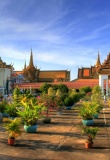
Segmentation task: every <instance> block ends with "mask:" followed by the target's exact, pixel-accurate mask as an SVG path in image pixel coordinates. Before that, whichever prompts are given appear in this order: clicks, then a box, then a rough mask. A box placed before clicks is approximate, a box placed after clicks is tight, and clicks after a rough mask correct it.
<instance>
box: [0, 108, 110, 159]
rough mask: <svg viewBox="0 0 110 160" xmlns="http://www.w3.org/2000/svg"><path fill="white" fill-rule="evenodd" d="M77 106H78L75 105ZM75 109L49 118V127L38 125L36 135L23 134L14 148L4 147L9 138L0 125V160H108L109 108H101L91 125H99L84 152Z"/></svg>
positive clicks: (6, 145)
mask: <svg viewBox="0 0 110 160" xmlns="http://www.w3.org/2000/svg"><path fill="white" fill-rule="evenodd" d="M77 107H78V106H77ZM80 124H82V123H81V119H80V118H79V117H78V109H76V107H73V109H72V110H64V111H63V114H62V115H56V114H55V113H54V115H52V122H51V124H43V123H42V122H41V121H39V122H38V125H39V127H38V129H37V133H35V134H29V133H28V134H27V133H25V132H24V130H23V128H22V130H23V133H22V135H21V136H20V137H18V138H17V140H16V145H15V146H9V145H8V144H7V138H8V135H7V134H6V133H5V130H4V128H2V126H0V160H97V159H100V160H110V108H108V107H106V106H105V107H104V110H102V111H101V113H100V115H99V118H98V119H95V123H94V126H99V127H100V131H99V132H98V134H97V136H96V139H95V140H94V147H93V148H91V149H86V148H85V146H84V142H85V136H84V135H82V134H81V130H80V127H79V125H80Z"/></svg>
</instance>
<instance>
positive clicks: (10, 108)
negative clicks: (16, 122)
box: [4, 102, 17, 119]
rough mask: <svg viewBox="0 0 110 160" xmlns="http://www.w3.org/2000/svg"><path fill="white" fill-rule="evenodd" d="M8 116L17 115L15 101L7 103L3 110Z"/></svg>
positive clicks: (13, 116)
mask: <svg viewBox="0 0 110 160" xmlns="http://www.w3.org/2000/svg"><path fill="white" fill-rule="evenodd" d="M4 112H5V113H6V114H7V115H8V116H9V117H10V118H12V119H14V118H15V117H17V104H16V103H15V102H11V103H8V104H7V105H6V106H5V111H4Z"/></svg>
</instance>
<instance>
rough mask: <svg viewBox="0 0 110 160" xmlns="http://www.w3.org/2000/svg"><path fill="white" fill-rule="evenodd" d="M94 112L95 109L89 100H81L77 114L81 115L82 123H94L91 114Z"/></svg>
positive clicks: (86, 124)
mask: <svg viewBox="0 0 110 160" xmlns="http://www.w3.org/2000/svg"><path fill="white" fill-rule="evenodd" d="M95 113H96V109H95V107H94V105H93V104H92V103H91V102H88V101H87V102H83V103H82V106H81V108H80V112H79V116H80V117H82V123H83V125H85V126H89V125H92V124H93V123H94V119H93V115H94V114H95Z"/></svg>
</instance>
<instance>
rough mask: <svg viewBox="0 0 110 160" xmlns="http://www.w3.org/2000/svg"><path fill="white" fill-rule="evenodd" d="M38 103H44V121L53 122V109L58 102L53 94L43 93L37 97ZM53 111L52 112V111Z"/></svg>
mask: <svg viewBox="0 0 110 160" xmlns="http://www.w3.org/2000/svg"><path fill="white" fill-rule="evenodd" d="M37 101H38V104H44V106H45V111H44V112H43V117H42V122H43V123H50V122H51V116H50V115H51V113H52V112H51V111H52V110H53V109H55V107H56V103H55V100H54V97H53V96H50V95H48V94H42V95H40V96H38V97H37ZM50 112H51V113H50Z"/></svg>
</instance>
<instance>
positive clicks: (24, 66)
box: [24, 60, 26, 69]
mask: <svg viewBox="0 0 110 160" xmlns="http://www.w3.org/2000/svg"><path fill="white" fill-rule="evenodd" d="M24 69H26V60H25V64H24Z"/></svg>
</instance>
